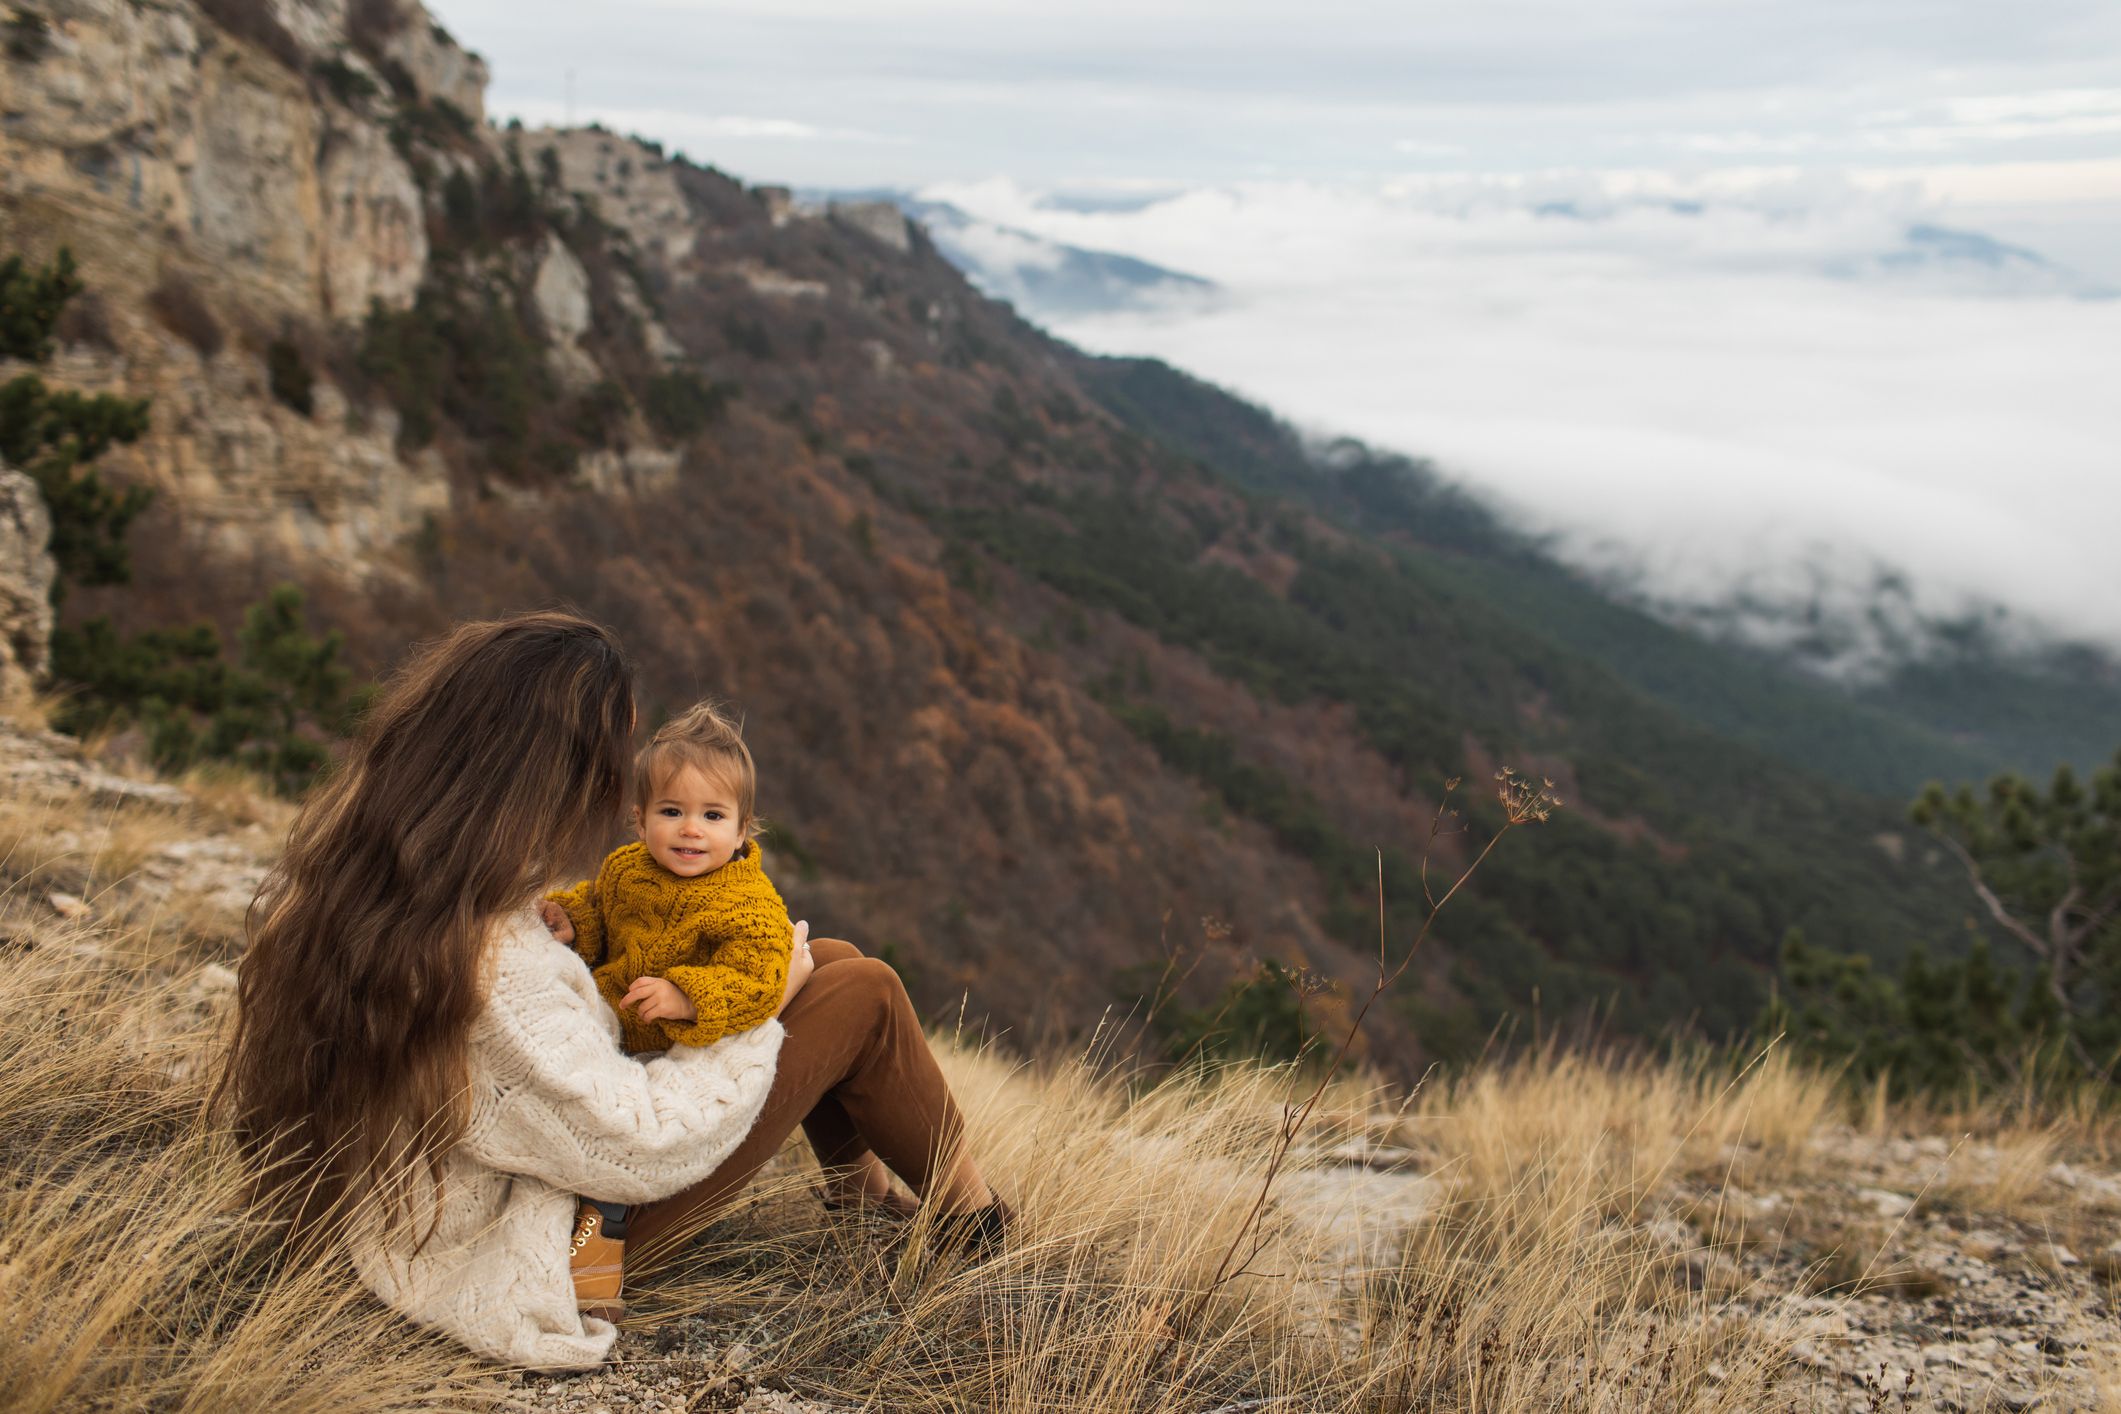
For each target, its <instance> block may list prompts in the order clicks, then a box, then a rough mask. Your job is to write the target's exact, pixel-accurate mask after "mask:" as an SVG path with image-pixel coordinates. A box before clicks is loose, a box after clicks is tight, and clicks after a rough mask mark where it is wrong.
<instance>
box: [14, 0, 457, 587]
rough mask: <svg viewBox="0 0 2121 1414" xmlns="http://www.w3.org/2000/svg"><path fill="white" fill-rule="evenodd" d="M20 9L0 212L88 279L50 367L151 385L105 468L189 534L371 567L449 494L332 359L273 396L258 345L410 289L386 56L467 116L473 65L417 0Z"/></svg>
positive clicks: (436, 465) (401, 73)
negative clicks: (30, 27)
mask: <svg viewBox="0 0 2121 1414" xmlns="http://www.w3.org/2000/svg"><path fill="white" fill-rule="evenodd" d="M349 8H352V9H353V10H356V11H361V12H365V13H368V14H369V31H368V32H360V31H357V30H356V29H353V28H350V17H349ZM33 9H34V13H35V14H36V15H37V16H39V18H40V19H41V21H42V27H41V29H40V31H39V32H38V38H37V39H36V41H35V42H34V43H31V44H25V45H21V46H18V49H19V50H21V51H22V52H17V53H13V54H11V56H10V58H9V60H8V61H7V62H6V63H5V64H4V66H0V85H4V87H0V109H4V111H5V112H6V113H7V115H8V118H7V122H6V123H5V124H4V125H0V173H4V176H0V235H4V238H5V240H6V243H7V244H8V245H9V246H10V247H12V248H15V249H18V250H24V251H28V252H31V253H39V254H45V253H49V251H50V250H51V249H52V248H54V247H56V246H57V245H59V244H61V243H64V244H68V245H70V246H72V247H73V249H74V250H75V252H76V254H77V255H78V256H79V257H80V258H81V260H82V262H83V264H84V266H85V267H86V268H87V269H88V270H89V271H90V272H91V274H92V277H93V281H94V303H93V305H92V306H89V307H88V308H87V310H86V312H85V313H84V314H83V315H81V316H80V317H77V319H76V321H75V322H74V324H73V326H72V328H71V330H70V332H71V333H72V334H73V335H74V337H72V338H70V339H69V340H68V341H67V343H66V344H65V346H64V348H63V349H62V350H61V352H60V355H59V357H58V359H57V360H56V361H55V363H54V366H53V368H52V370H51V374H52V376H53V378H54V379H55V381H60V382H63V383H67V384H70V385H72V386H76V387H81V388H85V389H90V390H98V391H101V390H113V391H117V390H122V391H125V392H127V393H130V394H134V395H138V394H149V395H152V396H153V397H154V399H155V412H156V415H155V420H154V429H153V432H152V433H151V435H150V436H149V437H147V438H146V439H144V440H143V441H142V442H141V443H140V444H139V445H138V446H137V447H135V448H132V449H130V451H129V452H127V453H124V454H121V455H120V456H119V457H117V458H115V459H114V465H115V467H116V468H117V469H118V471H119V472H120V473H121V474H123V475H128V476H130V477H131V478H132V479H134V480H137V481H140V482H144V483H145V484H148V485H151V486H153V487H155V488H156V489H157V490H158V491H160V492H162V493H163V495H164V497H165V501H166V505H167V508H168V510H169V512H170V513H171V514H172V516H173V517H174V518H175V519H176V520H177V521H178V522H179V523H181V524H182V526H183V527H184V534H185V535H186V537H187V538H188V539H191V540H193V541H195V542H196V543H197V544H198V545H199V546H201V547H202V548H207V549H208V550H209V551H216V550H218V551H226V552H238V553H247V552H250V551H254V550H256V549H259V548H261V547H271V548H272V549H274V550H276V551H278V552H280V553H283V554H285V555H287V556H290V557H296V558H300V559H303V560H308V561H313V562H321V563H325V564H329V565H331V566H332V567H333V568H334V569H337V570H339V571H342V572H344V573H346V574H348V575H350V576H354V577H362V576H366V575H368V574H371V573H373V572H375V571H376V570H377V569H378V568H379V561H382V560H386V559H387V551H388V549H389V547H391V546H392V545H394V544H395V543H396V542H397V541H398V540H399V539H400V538H402V537H403V536H404V535H405V534H407V533H408V532H409V531H411V530H412V529H414V528H416V527H417V526H418V525H419V524H420V523H421V519H422V517H423V516H426V515H430V514H433V513H436V512H439V511H441V510H443V509H444V508H445V507H446V506H447V503H448V490H447V486H446V484H445V478H444V475H443V468H442V466H441V464H440V461H439V459H438V458H436V457H434V456H431V455H430V456H414V457H404V456H400V455H399V454H398V453H397V452H396V450H395V449H394V446H393V442H394V437H395V432H396V420H395V417H394V416H393V414H392V413H391V412H390V411H389V410H388V409H376V410H373V415H366V410H364V415H354V410H353V409H352V408H351V407H350V406H349V403H348V401H347V399H346V397H345V395H344V394H343V392H342V391H341V390H340V388H339V387H338V386H337V385H336V384H335V383H334V382H333V381H331V380H330V379H328V378H327V379H323V380H320V381H319V382H318V383H317V385H316V389H315V402H314V406H313V410H312V412H311V413H310V414H309V415H306V416H305V415H302V414H300V413H298V412H296V411H295V410H293V409H290V408H288V407H286V406H284V405H283V404H281V403H280V402H278V401H276V400H275V399H274V398H273V397H272V396H271V395H270V393H269V390H268V370H267V366H266V358H267V353H268V350H269V347H270V345H271V344H272V342H273V341H274V340H276V339H280V338H290V339H297V340H300V339H308V338H314V337H316V336H317V333H318V331H319V330H321V329H323V328H325V327H327V326H329V325H330V324H332V323H333V322H335V321H343V320H347V319H358V318H360V317H361V316H362V315H363V314H365V313H366V311H367V310H368V308H369V306H370V304H371V302H380V303H381V304H382V305H383V306H385V307H389V308H402V307H404V306H405V305H407V304H409V303H410V302H411V300H412V298H413V294H414V291H415V290H416V289H417V288H418V287H419V284H420V281H421V280H422V278H423V277H424V276H425V274H426V267H427V222H426V214H425V209H424V206H423V202H422V196H421V192H420V188H419V186H418V184H417V183H416V182H415V180H414V177H413V174H412V171H411V169H410V168H409V166H408V165H407V162H406V160H405V158H404V157H403V156H402V155H401V154H400V153H399V151H398V150H397V148H396V147H395V146H394V145H393V143H392V140H391V135H390V126H389V125H390V123H391V121H392V120H393V114H394V111H395V105H394V104H391V103H386V102H384V101H383V99H382V98H381V97H379V95H383V94H386V93H389V92H390V85H389V82H388V81H387V80H386V79H385V77H384V70H386V69H387V70H388V71H389V72H390V74H391V75H392V76H393V77H395V78H396V79H397V81H398V82H399V83H400V84H401V85H409V90H410V93H411V95H412V96H413V98H414V99H415V101H442V102H448V103H451V104H453V105H455V106H456V107H457V108H458V110H459V111H461V112H463V113H465V114H467V115H476V114H478V113H479V112H480V111H481V98H482V93H483V85H484V68H483V66H482V65H481V64H480V63H479V62H478V60H477V59H476V58H474V57H473V56H470V55H468V54H465V53H464V52H463V51H462V50H460V49H458V48H457V47H456V46H455V45H454V44H452V43H450V42H449V41H448V40H447V39H446V38H444V37H442V36H441V35H440V34H439V32H438V31H436V30H435V29H434V28H433V26H432V25H431V24H430V22H429V21H428V19H427V18H426V16H425V15H424V14H419V13H414V12H406V13H405V14H404V15H402V16H398V15H390V16H387V17H386V18H384V19H382V20H380V21H379V20H378V19H377V17H376V16H375V14H374V13H373V12H375V11H376V10H377V9H378V7H376V6H373V5H361V4H357V5H355V6H352V7H349V6H348V5H346V4H341V3H333V2H332V0H318V3H309V2H308V0H304V3H297V4H289V5H285V6H273V5H269V4H263V3H260V4H257V5H255V6H250V5H242V4H214V5H208V6H203V7H202V6H197V5H192V4H133V3H128V0H54V3H50V4H39V5H37V6H35V7H33ZM24 13H30V11H29V10H25V11H24ZM212 16H218V19H216V18H214V17H212ZM379 25H380V27H381V30H382V31H383V32H382V33H380V35H379V34H377V33H376V32H375V31H376V30H377V29H378V26H379ZM357 34H359V35H360V36H361V38H364V39H366V41H367V42H366V43H365V44H364V43H362V42H357ZM335 82H336V83H337V85H338V87H337V88H336V89H335V88H334V83H335ZM364 95H365V96H364Z"/></svg>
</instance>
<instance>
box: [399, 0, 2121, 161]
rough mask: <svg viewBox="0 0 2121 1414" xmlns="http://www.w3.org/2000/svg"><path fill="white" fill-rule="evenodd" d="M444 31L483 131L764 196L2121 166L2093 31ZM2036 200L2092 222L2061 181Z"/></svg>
mask: <svg viewBox="0 0 2121 1414" xmlns="http://www.w3.org/2000/svg"><path fill="white" fill-rule="evenodd" d="M433 8H434V9H435V10H436V12H437V13H438V14H439V15H440V16H441V17H442V19H443V21H444V22H445V23H446V24H448V25H449V26H450V27H451V29H452V30H453V31H454V32H455V33H456V34H457V35H458V37H459V38H460V39H461V40H462V41H463V42H465V43H466V44H469V45H470V46H472V47H473V48H476V49H478V50H480V51H481V52H482V53H484V54H486V55H487V57H488V58H490V59H491V60H492V61H493V65H494V83H493V92H492V106H493V108H494V109H495V111H496V112H498V113H500V114H502V115H504V116H505V115H507V114H511V113H518V114H522V115H523V116H525V117H526V118H530V117H535V118H539V119H543V118H547V117H564V115H565V113H566V111H567V104H568V95H569V76H570V75H572V84H573V89H572V92H573V103H574V112H575V114H576V116H577V117H579V118H583V119H585V120H586V119H587V118H588V117H592V116H601V117H603V118H604V119H605V120H606V121H607V122H612V121H616V122H618V123H620V124H623V125H628V126H635V127H638V128H639V129H640V130H642V131H645V132H648V133H649V134H650V135H652V136H656V137H660V138H662V139H663V140H665V141H671V142H676V143H679V144H680V145H682V146H683V147H684V148H685V149H686V150H687V152H688V153H689V154H690V155H691V156H693V157H694V158H696V159H698V160H701V161H707V162H712V163H714V164H716V165H718V166H722V167H724V168H726V169H728V170H730V171H733V172H736V173H737V174H739V175H741V176H744V177H746V178H749V179H752V180H758V181H784V182H792V183H798V184H832V185H841V186H845V185H856V184H896V185H919V184H923V183H927V182H931V181H937V180H947V179H964V178H973V177H983V176H995V175H1006V176H1010V177H1014V178H1016V179H1017V180H1019V181H1024V182H1028V183H1034V184H1038V185H1044V186H1056V185H1088V184H1103V183H1115V182H1148V183H1158V182H1163V183H1175V184H1193V183H1199V182H1212V181H1224V180H1230V179H1235V178H1244V177H1263V176H1277V177H1290V176H1299V177H1307V178H1317V179H1328V178H1330V179H1347V178H1364V177H1370V176H1376V175H1379V174H1389V173H1393V172H1399V171H1404V170H1408V169H1415V170H1479V171H1525V170H1543V169H1549V168H1555V167H1569V168H1576V167H1595V168H1607V167H1616V166H1617V167H1646V166H1647V167H1686V168H1695V167H1701V166H1714V165H1724V164H1754V165H1757V164H1761V163H1776V164H1782V163H1796V164H1802V165H1806V166H1817V165H1833V166H1841V167H1850V166H1861V167H1865V168H1899V167H1909V166H1920V167H1925V168H1944V167H1953V166H1963V165H1968V164H1973V165H1982V166H1986V165H1990V164H1999V163H2002V164H2011V165H2014V166H2021V165H2022V164H2027V163H2043V162H2068V161H2082V160H2086V159H2097V158H2111V157H2114V156H2116V155H2121V5H2117V4H2114V3H2112V0H1600V3H1598V4H1583V3H1581V0H1456V2H1455V3H1450V4H1442V3H1433V2H1431V3H1422V0H1414V2H1413V3H1407V2H1406V0H1398V2H1397V3H1375V2H1374V0H1373V3H1351V0H1310V3H1306V4H1303V5H1292V4H1288V3H1286V0H1275V3H1272V4H1263V3H1259V2H1258V0H1218V3H1213V4H1209V3H1171V0H1161V3H1160V2H1159V0H1070V3H1067V4H1059V3H1052V4H1041V5H1035V6H1034V5H1024V4H1010V3H993V0H918V2H917V3H886V2H884V0H852V3H849V2H848V0H774V3H771V4H706V3H694V2H693V0H607V2H606V3H602V4H598V5H596V6H585V5H579V4H568V5H558V4H541V3H535V0H531V2H530V3H526V0H507V3H505V4H504V3H502V0H444V3H441V4H439V5H436V6H434V7H433ZM2060 170H2061V169H2057V171H2058V173H2059V172H2060ZM2113 180H2114V179H2113V178H2111V177H2110V178H2109V181H2113ZM2032 190H2036V191H2039V192H2040V194H2042V195H2044V196H2048V197H2052V198H2054V199H2058V200H2059V199H2067V198H2069V197H2070V196H2072V195H2081V192H2073V191H2072V190H2071V186H2070V184H2069V182H2068V180H2067V178H2066V177H2058V178H2057V179H2055V180H2052V181H2051V182H2050V183H2048V184H2047V185H2046V186H2045V187H2044V188H2043V187H2040V186H2037V185H2036V186H2035V188H2033V189H2032ZM2107 194H2108V195H2109V196H2113V195H2121V192H2117V191H2115V190H2109V191H2108V193H2107Z"/></svg>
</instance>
